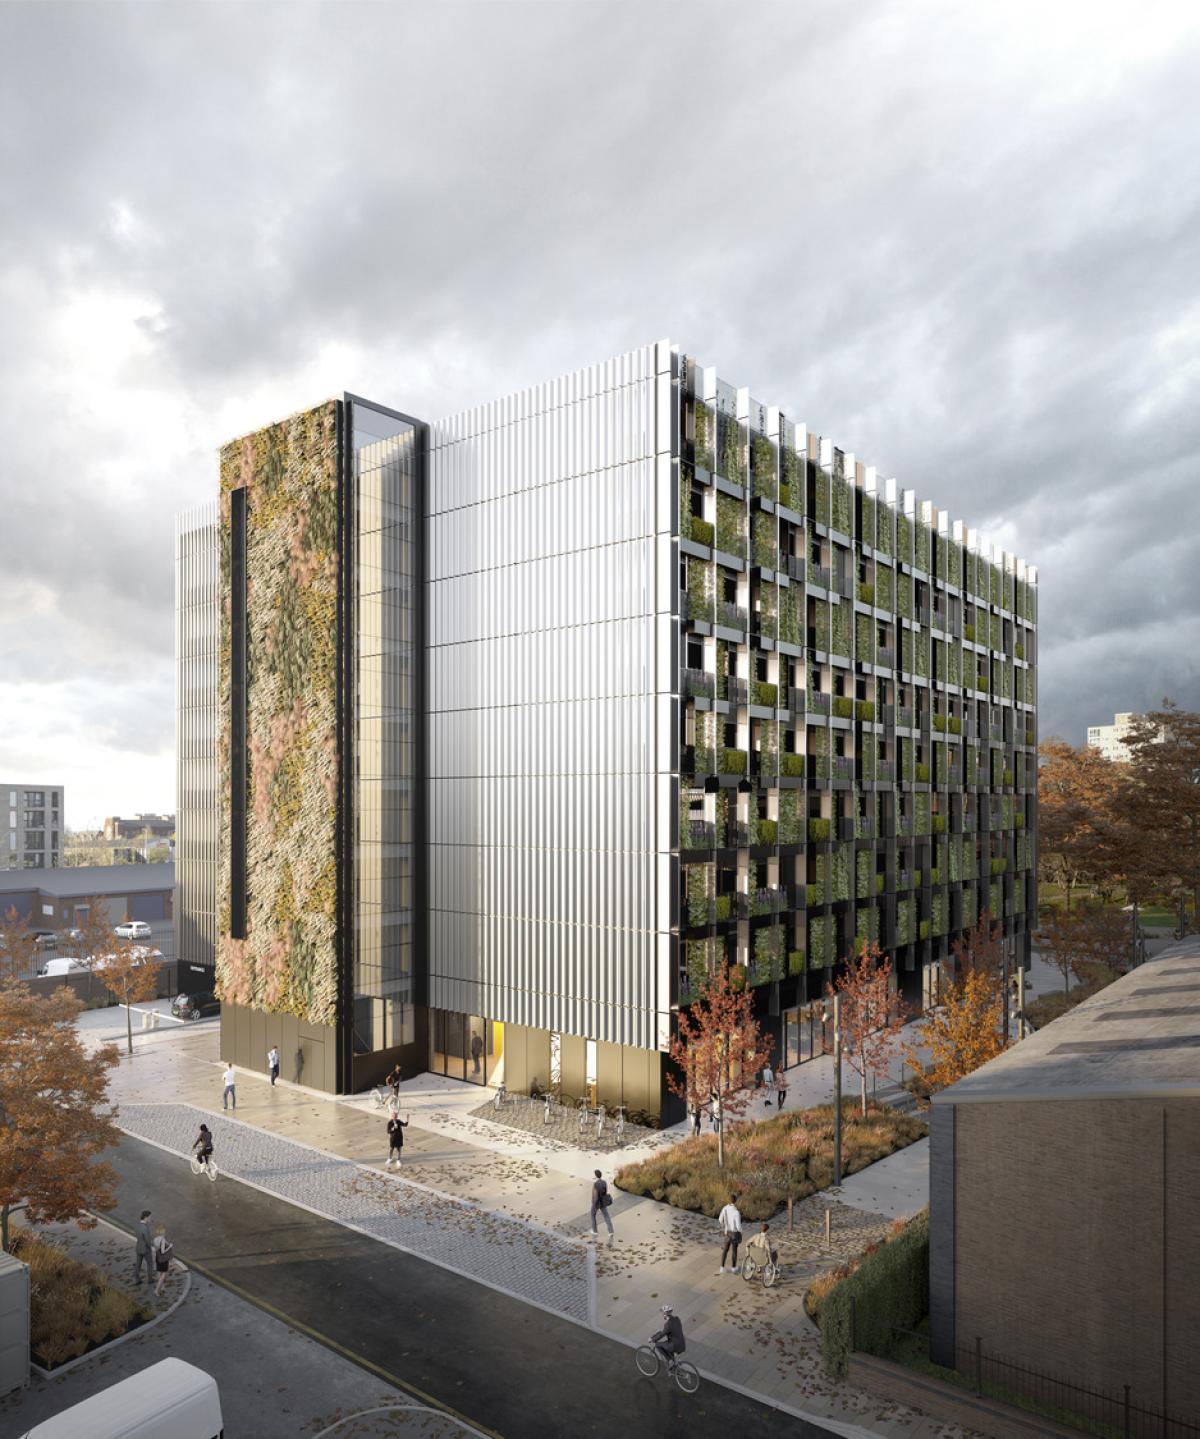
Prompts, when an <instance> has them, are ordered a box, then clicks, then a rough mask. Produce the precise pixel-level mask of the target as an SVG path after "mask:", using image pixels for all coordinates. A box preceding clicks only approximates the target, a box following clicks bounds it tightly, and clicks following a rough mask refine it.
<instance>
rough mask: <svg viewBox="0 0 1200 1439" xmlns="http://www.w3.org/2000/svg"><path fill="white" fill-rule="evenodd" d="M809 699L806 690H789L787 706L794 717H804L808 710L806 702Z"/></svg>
mask: <svg viewBox="0 0 1200 1439" xmlns="http://www.w3.org/2000/svg"><path fill="white" fill-rule="evenodd" d="M807 698H808V692H807V691H806V690H798V689H795V688H794V687H793V688H789V690H788V692H787V706H788V709H790V710H791V712H792V713H793V714H794V715H802V714H804V713H805V710H806V708H807V706H806V703H805V701H806V700H807Z"/></svg>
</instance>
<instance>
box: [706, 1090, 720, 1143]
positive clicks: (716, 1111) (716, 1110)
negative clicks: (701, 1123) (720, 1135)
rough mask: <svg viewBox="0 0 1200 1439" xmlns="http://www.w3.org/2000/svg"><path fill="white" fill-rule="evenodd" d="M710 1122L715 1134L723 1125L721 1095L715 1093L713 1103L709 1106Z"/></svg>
mask: <svg viewBox="0 0 1200 1439" xmlns="http://www.w3.org/2000/svg"><path fill="white" fill-rule="evenodd" d="M708 1122H709V1123H710V1124H711V1125H712V1131H713V1133H714V1134H715V1133H716V1132H717V1130H718V1129H720V1127H721V1096H720V1095H719V1094H714V1095H713V1097H712V1103H711V1104H710V1105H709V1106H708Z"/></svg>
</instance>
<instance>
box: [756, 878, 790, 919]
mask: <svg viewBox="0 0 1200 1439" xmlns="http://www.w3.org/2000/svg"><path fill="white" fill-rule="evenodd" d="M787 907H788V896H787V890H786V889H782V888H780V887H778V886H775V885H767V886H764V887H763V888H761V889H756V890H754V892H753V893H752V894H751V895H750V913H751V915H758V914H779V913H780V911H781V910H785V909H787Z"/></svg>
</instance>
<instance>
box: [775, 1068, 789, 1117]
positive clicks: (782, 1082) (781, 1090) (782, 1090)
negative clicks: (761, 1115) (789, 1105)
mask: <svg viewBox="0 0 1200 1439" xmlns="http://www.w3.org/2000/svg"><path fill="white" fill-rule="evenodd" d="M787 1091H788V1083H787V1076H786V1075H785V1074H784V1072H783V1070H782V1069H781V1070H780V1071H779V1073H778V1074H777V1075H776V1076H775V1098H776V1100H777V1101H778V1103H777V1104H776V1106H775V1107H776V1108H777V1109H782V1108H783V1101H784V1100H785V1099H786V1098H787Z"/></svg>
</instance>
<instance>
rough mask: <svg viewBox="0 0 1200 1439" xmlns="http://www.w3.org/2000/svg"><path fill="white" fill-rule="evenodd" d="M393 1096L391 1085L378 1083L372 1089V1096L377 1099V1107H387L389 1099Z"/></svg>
mask: <svg viewBox="0 0 1200 1439" xmlns="http://www.w3.org/2000/svg"><path fill="white" fill-rule="evenodd" d="M391 1097H392V1089H391V1085H388V1084H377V1085H376V1086H375V1088H374V1089H373V1090H372V1091H371V1098H372V1099H374V1101H375V1108H376V1109H386V1108H387V1105H388V1100H389V1099H390V1098H391Z"/></svg>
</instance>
